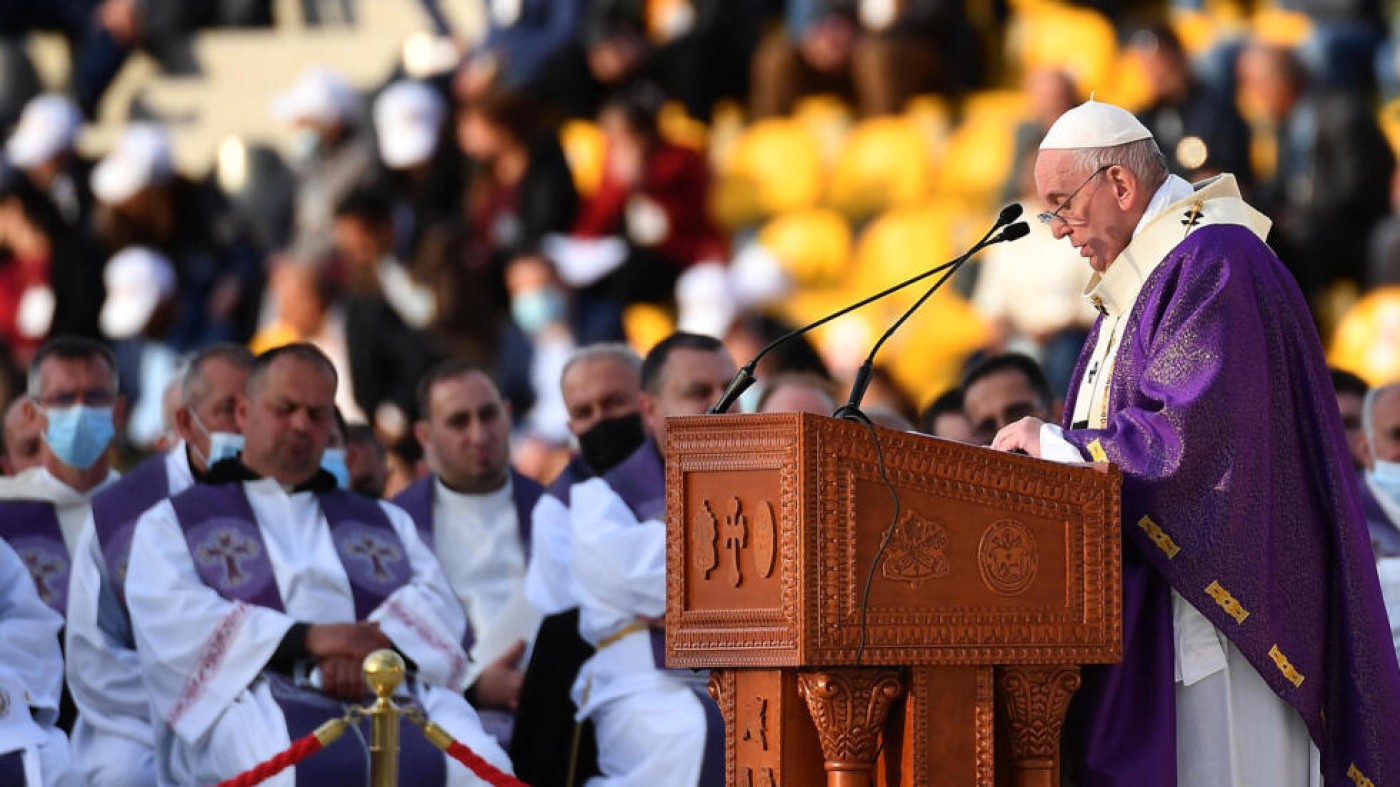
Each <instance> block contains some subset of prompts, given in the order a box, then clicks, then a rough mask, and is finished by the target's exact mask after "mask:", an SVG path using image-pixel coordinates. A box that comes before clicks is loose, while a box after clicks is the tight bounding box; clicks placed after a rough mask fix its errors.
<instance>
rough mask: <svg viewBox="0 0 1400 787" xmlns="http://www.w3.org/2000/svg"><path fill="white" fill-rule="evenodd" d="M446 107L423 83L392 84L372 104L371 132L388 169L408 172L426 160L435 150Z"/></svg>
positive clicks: (403, 82) (439, 97) (402, 82)
mask: <svg viewBox="0 0 1400 787" xmlns="http://www.w3.org/2000/svg"><path fill="white" fill-rule="evenodd" d="M446 109H447V107H446V105H445V103H444V102H443V100H442V97H441V96H439V95H438V94H437V93H435V92H433V89H432V88H430V87H428V86H427V85H425V84H423V83H422V82H410V81H407V80H405V81H401V82H395V83H394V84H392V85H390V86H389V87H387V88H385V89H384V92H383V93H380V94H379V98H378V99H376V100H375V102H374V130H375V133H376V135H377V136H378V138H379V155H380V157H381V158H383V160H384V163H385V164H386V165H387V166H389V167H390V168H391V169H407V168H408V167H413V166H417V165H418V164H422V163H423V162H425V161H427V160H428V157H429V156H431V155H433V150H434V149H435V148H437V143H438V133H439V132H440V131H441V127H442V118H443V114H444V113H445V112H446Z"/></svg>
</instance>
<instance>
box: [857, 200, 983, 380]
mask: <svg viewBox="0 0 1400 787" xmlns="http://www.w3.org/2000/svg"><path fill="white" fill-rule="evenodd" d="M964 212H965V211H963V209H962V208H961V207H960V206H959V205H957V204H955V203H949V202H948V201H946V200H939V201H929V202H925V203H923V204H921V205H919V206H918V207H913V208H903V209H899V210H894V211H891V212H889V213H886V214H884V215H882V216H880V217H879V218H878V219H876V220H875V221H874V222H873V223H871V225H870V226H869V227H867V228H866V230H865V233H864V234H863V235H862V236H861V238H860V241H859V242H858V244H857V246H856V264H855V270H854V271H853V275H852V285H851V287H850V289H851V295H852V297H854V296H855V295H857V294H861V295H864V294H869V293H872V292H876V291H878V290H880V289H882V288H884V287H888V286H889V285H891V284H894V283H896V282H898V281H900V280H903V279H906V278H909V277H911V276H913V275H915V274H917V273H919V272H921V271H924V270H927V269H929V268H932V267H934V266H935V265H938V264H940V263H943V262H945V261H947V260H948V259H949V258H950V257H952V256H953V255H954V253H955V249H954V246H955V244H956V243H960V242H961V238H958V237H956V236H957V235H958V231H959V228H960V226H961V224H962V223H963V213H964ZM940 275H941V274H940ZM935 281H937V277H936V276H935V277H931V278H929V279H928V280H927V285H914V286H913V287H910V288H909V289H908V290H907V291H906V292H904V293H901V294H900V295H898V296H894V297H891V298H887V299H886V300H884V301H882V302H880V304H878V305H872V306H871V307H870V308H869V309H867V311H868V312H869V314H867V315H866V317H867V319H869V320H870V321H871V323H872V324H873V325H875V326H877V330H876V331H875V333H874V336H872V337H871V341H872V342H873V341H874V339H875V338H876V337H878V336H879V330H881V329H882V327H883V326H888V325H891V324H893V323H894V321H895V320H896V319H898V317H899V315H900V314H901V313H903V312H904V310H905V309H907V308H909V306H911V305H912V304H913V303H914V302H915V301H916V300H917V299H918V298H919V297H920V296H921V295H923V293H924V292H925V290H927V289H928V286H931V285H932V284H933V283H934V282H935ZM986 336H987V329H986V326H985V324H984V322H983V320H982V319H981V318H980V317H979V316H978V315H977V313H976V312H975V311H974V310H973V309H972V307H971V306H970V305H969V304H968V303H967V302H966V300H965V299H964V298H962V296H960V295H958V293H957V291H956V290H955V289H954V288H953V285H952V282H948V283H946V284H945V285H944V286H943V287H942V289H940V290H939V291H938V293H937V294H936V295H934V296H933V297H932V298H930V299H929V300H928V302H926V303H925V304H924V305H923V307H921V308H920V310H919V311H918V312H917V313H916V314H915V315H914V316H913V317H911V318H910V319H909V321H908V322H907V323H906V324H905V325H904V327H903V328H901V330H900V332H899V333H897V334H896V335H895V337H894V338H892V339H891V340H890V343H889V345H888V346H886V347H885V348H884V349H882V350H881V351H880V358H879V360H880V363H881V364H882V365H883V366H885V367H886V368H887V369H889V371H890V373H891V374H892V375H893V376H894V378H895V380H896V381H897V382H898V383H899V384H900V386H901V387H903V388H904V389H905V390H906V391H908V392H910V393H911V394H913V395H914V396H915V399H916V400H919V401H921V400H922V399H925V398H927V397H928V396H930V395H932V394H933V393H936V392H937V391H940V390H942V389H944V388H946V387H948V386H950V385H952V384H954V383H956V382H957V378H958V373H959V371H960V370H961V368H962V362H963V360H964V359H965V358H966V357H967V356H968V355H969V354H970V353H971V352H972V351H973V350H975V349H977V348H978V347H980V346H982V344H983V343H984V342H985V341H986ZM867 350H868V346H867Z"/></svg>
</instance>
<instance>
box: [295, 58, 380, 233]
mask: <svg viewBox="0 0 1400 787" xmlns="http://www.w3.org/2000/svg"><path fill="white" fill-rule="evenodd" d="M359 110H360V99H359V96H357V95H356V94H355V89H354V88H353V87H351V86H350V83H348V82H346V81H345V78H344V77H342V76H341V75H340V74H339V73H337V72H335V71H332V70H331V69H329V68H324V67H320V66H316V67H312V68H309V69H307V70H306V71H304V72H303V73H302V75H301V76H300V77H299V78H298V79H297V81H296V82H295V83H293V84H292V86H291V87H289V88H287V90H285V91H284V92H282V93H280V94H278V96H277V97H276V98H275V99H273V103H272V114H273V117H274V118H275V119H276V120H277V121H278V122H279V123H282V124H284V125H286V126H289V127H291V128H292V130H293V134H294V136H293V138H292V145H291V150H290V153H291V161H292V165H293V167H294V168H295V170H296V181H297V185H296V206H295V216H294V218H293V221H294V229H293V232H294V235H293V238H292V243H291V247H292V248H293V249H294V250H295V253H296V255H297V256H299V257H303V258H306V259H316V258H320V257H322V256H323V255H324V254H326V253H328V252H329V251H330V245H331V240H330V238H331V223H332V211H333V209H334V208H335V206H336V205H339V204H340V202H341V200H343V199H345V197H346V196H347V195H349V194H350V192H351V191H353V190H354V189H355V187H356V186H358V185H360V184H361V183H363V182H364V181H366V180H367V179H368V178H369V177H370V176H371V174H372V173H373V170H374V163H375V162H374V155H375V154H374V145H373V143H372V142H371V141H370V139H369V137H368V136H367V135H364V134H361V133H360V132H359V129H358V128H357V126H356V122H355V121H356V117H357V116H358V114H359Z"/></svg>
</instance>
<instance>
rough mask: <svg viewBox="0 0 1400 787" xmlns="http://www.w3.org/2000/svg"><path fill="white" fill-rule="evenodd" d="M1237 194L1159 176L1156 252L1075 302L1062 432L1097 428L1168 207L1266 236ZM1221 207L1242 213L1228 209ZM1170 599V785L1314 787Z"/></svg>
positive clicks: (1046, 449) (1317, 773) (1224, 182)
mask: <svg viewBox="0 0 1400 787" xmlns="http://www.w3.org/2000/svg"><path fill="white" fill-rule="evenodd" d="M1238 194H1239V192H1238V190H1237V189H1236V188H1235V186H1234V180H1233V178H1228V177H1227V178H1217V179H1215V180H1212V181H1207V182H1206V183H1203V184H1199V186H1198V188H1193V187H1192V185H1191V184H1190V183H1187V182H1186V181H1185V180H1183V179H1181V178H1179V177H1177V176H1175V175H1172V176H1169V177H1168V178H1167V181H1166V182H1165V183H1163V184H1162V186H1161V188H1159V189H1158V190H1157V193H1156V194H1154V195H1153V197H1152V201H1151V202H1150V203H1149V204H1148V206H1147V210H1146V212H1145V213H1144V214H1143V217H1142V220H1141V221H1140V222H1139V223H1138V226H1137V228H1136V229H1135V230H1134V232H1133V238H1134V243H1135V244H1136V243H1138V238H1139V236H1142V235H1144V233H1147V232H1151V233H1154V234H1157V235H1160V236H1161V237H1162V242H1163V246H1164V247H1163V248H1162V253H1161V254H1158V255H1155V256H1154V255H1137V256H1135V257H1134V258H1132V259H1129V258H1128V257H1127V255H1125V256H1123V257H1119V258H1118V259H1117V260H1115V261H1114V263H1113V264H1112V265H1110V266H1109V268H1108V270H1107V271H1105V272H1104V273H1102V274H1095V275H1094V276H1093V277H1091V278H1090V280H1089V286H1088V287H1087V288H1086V290H1085V295H1086V296H1087V297H1088V298H1089V299H1090V300H1091V302H1093V303H1094V304H1095V305H1096V306H1098V307H1099V308H1100V309H1101V310H1102V311H1103V313H1104V317H1103V323H1102V324H1101V326H1100V328H1099V335H1098V343H1097V344H1096V345H1095V346H1094V351H1093V355H1092V356H1090V360H1089V364H1088V365H1087V366H1086V367H1085V375H1084V378H1083V379H1081V380H1080V381H1079V393H1078V396H1077V397H1076V401H1075V412H1074V414H1073V418H1072V423H1080V422H1087V423H1088V426H1089V428H1091V429H1099V428H1102V426H1103V424H1104V423H1106V422H1107V418H1108V415H1107V413H1108V395H1107V393H1108V384H1109V381H1110V380H1111V379H1112V376H1113V362H1114V359H1115V357H1116V356H1117V353H1118V350H1119V348H1120V347H1121V346H1122V339H1123V335H1124V333H1125V331H1126V330H1127V327H1128V323H1129V322H1130V319H1129V317H1130V315H1131V314H1132V311H1133V306H1134V304H1135V303H1136V302H1137V299H1138V296H1139V295H1140V294H1141V292H1142V287H1143V285H1144V284H1146V282H1147V279H1148V278H1149V277H1150V276H1151V275H1152V272H1153V271H1154V270H1155V269H1156V266H1157V265H1158V264H1160V263H1161V261H1162V258H1163V256H1164V255H1165V254H1166V253H1167V252H1168V251H1170V250H1171V248H1172V247H1173V246H1174V245H1175V243H1174V242H1171V241H1170V240H1168V239H1169V238H1172V237H1174V238H1175V239H1176V240H1180V238H1181V237H1182V231H1183V230H1182V227H1181V226H1180V222H1179V221H1177V220H1176V219H1177V216H1178V215H1180V214H1181V213H1183V212H1184V211H1183V210H1178V209H1177V207H1178V203H1180V202H1182V201H1183V200H1188V199H1193V198H1199V199H1205V200H1211V199H1219V200H1220V202H1216V203H1214V204H1216V205H1219V206H1220V207H1221V210H1212V211H1210V212H1209V215H1210V216H1212V217H1214V218H1215V219H1216V222H1215V223H1220V219H1221V218H1223V219H1224V220H1225V221H1226V222H1228V223H1239V224H1244V225H1245V226H1247V227H1249V228H1250V229H1251V230H1253V231H1254V232H1255V234H1257V235H1259V236H1260V238H1261V239H1262V238H1263V237H1264V236H1265V235H1266V234H1267V233H1268V228H1269V223H1268V220H1267V219H1263V217H1262V216H1258V214H1253V215H1250V214H1251V211H1249V210H1248V209H1247V207H1246V206H1244V203H1243V202H1240V201H1239V200H1238ZM1232 196H1233V197H1234V199H1233V200H1232V199H1231V197H1232ZM1227 200H1228V202H1226V201H1227ZM1231 204H1235V205H1238V206H1242V207H1243V208H1244V209H1241V210H1231V209H1230V205H1231ZM1256 217H1257V218H1256ZM1157 219H1161V221H1157ZM1200 223H1201V224H1205V223H1210V222H1209V221H1204V220H1203V221H1201V222H1200ZM1040 442H1041V456H1043V457H1044V458H1046V459H1050V460H1053V461H1074V462H1082V461H1084V457H1083V455H1082V454H1080V452H1079V449H1078V448H1076V447H1075V446H1073V445H1072V444H1070V443H1069V442H1068V441H1066V440H1065V439H1064V437H1063V432H1061V430H1060V427H1058V426H1054V425H1051V424H1046V425H1045V426H1043V427H1042V428H1041V433H1040ZM1171 600H1172V640H1173V655H1174V657H1175V660H1176V681H1177V683H1176V752H1177V754H1176V767H1177V783H1178V784H1180V785H1183V786H1184V787H1217V786H1218V787H1240V786H1241V785H1260V787H1264V786H1265V785H1268V786H1269V787H1318V786H1319V785H1321V784H1322V775H1321V757H1320V755H1319V754H1318V751H1317V747H1316V746H1314V745H1313V743H1312V739H1311V737H1309V735H1308V728H1307V725H1306V724H1304V723H1303V719H1302V717H1301V716H1299V715H1298V713H1297V711H1295V710H1293V708H1292V707H1291V706H1289V705H1288V703H1286V702H1284V701H1283V700H1282V699H1281V698H1280V697H1279V696H1278V695H1277V694H1275V693H1274V691H1273V689H1270V688H1269V686H1268V684H1266V683H1265V682H1264V679H1263V678H1261V677H1260V676H1259V673H1258V671H1257V670H1255V669H1254V667H1253V666H1252V665H1251V664H1250V663H1249V662H1248V661H1247V660H1246V659H1245V657H1244V654H1242V653H1241V652H1240V651H1239V649H1238V648H1236V647H1235V646H1234V644H1233V643H1231V642H1230V640H1229V638H1228V637H1226V636H1225V635H1224V634H1223V633H1221V631H1220V630H1219V629H1217V628H1216V627H1215V626H1214V625H1212V624H1211V622H1210V621H1209V620H1207V619H1206V617H1205V616H1204V615H1202V614H1201V613H1200V612H1199V611H1197V609H1196V608H1195V607H1193V606H1192V605H1191V603H1190V602H1188V601H1187V600H1186V599H1184V598H1182V597H1181V596H1180V595H1178V594H1177V592H1176V591H1174V590H1173V591H1172V593H1171Z"/></svg>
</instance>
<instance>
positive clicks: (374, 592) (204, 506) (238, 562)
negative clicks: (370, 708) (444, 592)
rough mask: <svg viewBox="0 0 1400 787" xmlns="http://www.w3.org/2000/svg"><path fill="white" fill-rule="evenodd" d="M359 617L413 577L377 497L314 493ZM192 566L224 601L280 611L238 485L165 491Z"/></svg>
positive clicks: (259, 532) (263, 548)
mask: <svg viewBox="0 0 1400 787" xmlns="http://www.w3.org/2000/svg"><path fill="white" fill-rule="evenodd" d="M316 498H317V501H318V502H319V503H320V505H321V512H322V514H324V515H325V517H326V522H327V523H328V525H329V526H330V530H331V540H332V542H333V543H334V544H335V549H336V553H337V554H338V555H339V556H340V562H341V565H342V566H343V567H344V569H345V575H346V577H347V578H348V579H349V580H350V592H351V595H352V596H353V598H354V602H355V619H356V620H365V619H367V618H368V617H369V614H370V613H371V612H373V611H374V610H375V608H377V607H378V606H379V605H380V604H382V603H383V602H384V599H386V598H388V597H389V595H390V594H392V593H393V592H394V591H395V590H397V589H398V588H400V587H402V586H403V585H404V584H406V583H407V582H408V581H409V579H411V578H412V576H413V571H412V568H411V567H410V566H409V564H408V556H407V555H406V554H405V552H404V548H403V542H402V541H400V540H399V536H398V533H397V532H396V531H395V530H394V528H393V525H392V524H391V523H390V522H389V517H388V515H387V514H386V513H384V509H382V508H380V507H379V504H378V503H377V502H375V501H374V500H371V499H369V498H367V497H364V496H363V495H358V494H355V493H354V492H346V491H343V490H340V489H336V490H332V491H329V492H321V493H318V494H317V495H316ZM170 503H171V505H172V506H173V507H174V509H175V516H176V518H177V519H178V520H179V522H180V529H181V530H182V531H183V532H184V534H185V543H186V544H187V545H188V546H189V550H190V555H191V557H193V558H194V565H195V570H197V571H198V572H199V577H200V579H201V580H203V581H204V583H205V584H206V585H208V586H209V587H211V588H213V589H214V590H216V591H218V592H219V595H221V596H223V597H224V598H227V599H230V600H237V601H244V602H247V603H249V604H256V605H258V606H262V607H268V608H270V609H275V610H278V611H284V608H283V606H282V596H281V593H280V592H279V591H278V589H277V582H276V580H275V577H274V576H273V573H272V563H271V561H270V560H269V559H268V557H267V545H266V544H265V543H264V542H263V538H262V530H261V528H259V526H258V522H257V519H256V518H255V517H254V516H253V508H252V506H251V505H249V503H248V497H247V494H246V493H245V492H244V490H243V484H241V483H234V484H221V485H218V486H208V485H196V486H194V487H191V488H190V489H187V490H185V491H184V492H182V493H180V494H178V495H176V496H174V497H172V498H170Z"/></svg>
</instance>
